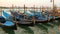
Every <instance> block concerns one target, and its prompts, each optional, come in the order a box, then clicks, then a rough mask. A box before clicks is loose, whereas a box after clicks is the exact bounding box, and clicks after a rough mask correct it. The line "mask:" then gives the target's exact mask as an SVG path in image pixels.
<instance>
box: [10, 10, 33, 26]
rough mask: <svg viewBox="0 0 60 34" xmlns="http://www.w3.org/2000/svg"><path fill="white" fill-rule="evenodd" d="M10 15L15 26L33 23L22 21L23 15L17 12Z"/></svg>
mask: <svg viewBox="0 0 60 34" xmlns="http://www.w3.org/2000/svg"><path fill="white" fill-rule="evenodd" d="M11 14H12V15H13V16H14V19H15V21H16V22H17V24H20V25H29V26H30V25H33V23H32V22H31V21H30V20H24V14H19V13H18V12H12V11H11Z"/></svg>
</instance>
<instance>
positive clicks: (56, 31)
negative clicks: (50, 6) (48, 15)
mask: <svg viewBox="0 0 60 34" xmlns="http://www.w3.org/2000/svg"><path fill="white" fill-rule="evenodd" d="M0 34H60V20H54V21H51V22H48V23H45V24H44V23H36V24H35V25H34V26H23V25H20V26H18V25H17V30H9V29H5V30H4V29H3V28H1V27H0Z"/></svg>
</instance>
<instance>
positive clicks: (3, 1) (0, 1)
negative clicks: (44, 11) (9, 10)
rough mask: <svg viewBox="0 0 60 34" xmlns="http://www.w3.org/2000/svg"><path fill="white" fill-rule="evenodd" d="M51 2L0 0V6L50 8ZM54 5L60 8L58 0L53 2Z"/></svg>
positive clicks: (45, 0)
mask: <svg viewBox="0 0 60 34" xmlns="http://www.w3.org/2000/svg"><path fill="white" fill-rule="evenodd" d="M50 1H51V0H0V6H6V7H7V6H8V7H10V6H12V4H14V6H23V5H24V4H25V5H26V6H28V7H30V6H33V5H36V6H37V7H39V6H42V5H43V6H52V2H50ZM55 4H56V5H57V6H60V0H55Z"/></svg>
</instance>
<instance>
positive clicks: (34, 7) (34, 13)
mask: <svg viewBox="0 0 60 34" xmlns="http://www.w3.org/2000/svg"><path fill="white" fill-rule="evenodd" d="M33 8H34V16H33V21H34V24H35V5H34V7H33Z"/></svg>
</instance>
